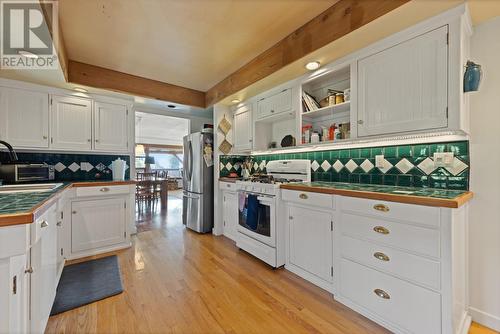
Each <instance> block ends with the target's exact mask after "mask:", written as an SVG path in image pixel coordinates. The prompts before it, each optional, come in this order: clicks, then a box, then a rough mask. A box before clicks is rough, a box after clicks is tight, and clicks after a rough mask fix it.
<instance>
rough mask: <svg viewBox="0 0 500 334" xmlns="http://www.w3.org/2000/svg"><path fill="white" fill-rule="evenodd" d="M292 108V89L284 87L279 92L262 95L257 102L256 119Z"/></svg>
mask: <svg viewBox="0 0 500 334" xmlns="http://www.w3.org/2000/svg"><path fill="white" fill-rule="evenodd" d="M291 109H292V90H291V89H290V88H288V89H284V90H282V91H281V92H279V93H277V94H274V95H271V96H268V97H264V98H262V99H260V100H259V101H258V102H257V119H260V118H265V117H268V116H272V115H276V114H280V113H282V112H286V111H289V110H291Z"/></svg>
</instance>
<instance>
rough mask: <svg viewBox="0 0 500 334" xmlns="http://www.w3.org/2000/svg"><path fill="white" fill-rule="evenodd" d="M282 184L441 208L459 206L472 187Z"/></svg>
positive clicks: (310, 190) (311, 190) (469, 197)
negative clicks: (467, 189)
mask: <svg viewBox="0 0 500 334" xmlns="http://www.w3.org/2000/svg"><path fill="white" fill-rule="evenodd" d="M281 188H282V189H288V190H297V191H304V192H315V193H323V194H332V195H341V196H348V197H358V198H367V199H375V200H381V201H389V202H399V203H406V204H417V205H425V206H435V207H443V208H459V207H460V206H462V205H463V204H465V203H466V202H468V201H469V200H470V199H471V198H472V197H473V193H472V192H471V191H460V190H441V189H428V188H426V189H418V188H406V187H394V186H374V185H361V184H345V183H335V182H311V183H289V184H283V185H281Z"/></svg>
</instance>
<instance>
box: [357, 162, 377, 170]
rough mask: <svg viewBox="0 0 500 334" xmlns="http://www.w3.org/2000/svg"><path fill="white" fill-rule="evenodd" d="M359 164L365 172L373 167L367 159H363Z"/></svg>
mask: <svg viewBox="0 0 500 334" xmlns="http://www.w3.org/2000/svg"><path fill="white" fill-rule="evenodd" d="M359 166H360V167H361V169H362V170H363V171H364V172H365V173H368V172H369V171H371V170H372V169H373V167H375V165H374V164H373V163H372V162H371V161H370V160H368V159H365V161H363V162H362V163H361V165H359Z"/></svg>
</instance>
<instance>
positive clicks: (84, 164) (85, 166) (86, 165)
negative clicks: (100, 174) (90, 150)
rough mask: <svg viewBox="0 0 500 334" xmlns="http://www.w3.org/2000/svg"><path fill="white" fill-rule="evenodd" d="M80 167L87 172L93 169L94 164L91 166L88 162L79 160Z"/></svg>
mask: <svg viewBox="0 0 500 334" xmlns="http://www.w3.org/2000/svg"><path fill="white" fill-rule="evenodd" d="M80 169H81V170H83V171H85V172H89V171H91V170H92V169H94V166H92V164H91V163H88V162H80Z"/></svg>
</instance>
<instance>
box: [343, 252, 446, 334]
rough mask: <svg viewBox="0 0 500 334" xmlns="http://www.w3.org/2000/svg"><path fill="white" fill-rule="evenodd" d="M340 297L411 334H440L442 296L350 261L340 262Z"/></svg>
mask: <svg viewBox="0 0 500 334" xmlns="http://www.w3.org/2000/svg"><path fill="white" fill-rule="evenodd" d="M340 276H341V284H340V293H341V295H342V296H343V297H345V298H348V299H350V300H351V301H353V302H355V303H356V304H358V305H360V306H362V307H364V308H366V309H367V310H369V311H371V312H373V313H375V314H377V315H378V316H380V317H382V318H384V319H385V320H387V321H389V322H391V323H393V324H395V325H396V326H398V327H401V328H402V329H404V330H405V331H408V332H411V333H426V334H432V333H441V295H440V294H439V293H436V292H433V291H430V290H427V289H425V288H422V287H419V286H416V285H413V284H411V283H408V282H406V281H403V280H400V279H397V278H394V277H392V276H389V275H386V274H383V273H381V272H379V271H377V270H373V269H370V268H368V267H365V266H362V265H360V264H357V263H354V262H351V261H349V260H345V259H342V260H341V270H340Z"/></svg>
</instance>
